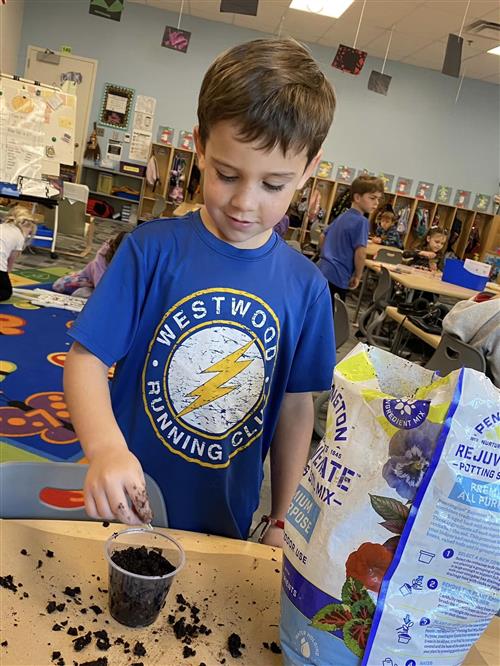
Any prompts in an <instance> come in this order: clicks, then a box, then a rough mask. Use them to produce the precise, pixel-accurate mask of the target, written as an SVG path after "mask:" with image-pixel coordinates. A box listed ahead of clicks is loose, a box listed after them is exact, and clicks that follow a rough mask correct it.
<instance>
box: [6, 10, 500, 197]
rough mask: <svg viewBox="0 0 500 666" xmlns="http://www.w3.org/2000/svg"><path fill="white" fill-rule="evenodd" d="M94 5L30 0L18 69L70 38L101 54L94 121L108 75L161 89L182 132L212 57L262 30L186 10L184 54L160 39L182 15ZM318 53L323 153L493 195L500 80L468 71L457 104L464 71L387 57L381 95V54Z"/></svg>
mask: <svg viewBox="0 0 500 666" xmlns="http://www.w3.org/2000/svg"><path fill="white" fill-rule="evenodd" d="M88 4H89V3H88V0H65V2H58V3H54V2H52V1H48V2H47V1H45V0H26V5H25V12H24V23H23V31H22V37H21V47H20V52H19V61H18V74H23V73H24V62H25V57H26V47H27V46H28V45H29V44H33V45H35V46H43V47H46V48H50V49H53V50H58V49H59V48H60V46H61V44H69V45H70V46H71V47H72V49H73V53H74V54H75V55H79V56H87V57H91V58H95V59H97V60H98V61H99V65H98V71H97V80H96V88H95V97H94V101H93V110H92V119H93V120H95V119H97V114H98V110H99V106H100V102H101V96H102V91H103V86H104V84H105V83H106V82H109V83H117V84H120V85H123V86H128V87H131V88H134V89H135V90H136V93H139V94H144V95H151V96H153V97H156V98H157V100H158V103H157V110H156V118H155V119H156V124H157V125H158V124H161V125H170V126H173V127H174V128H175V129H176V131H178V130H180V129H191V128H192V126H193V125H194V124H195V121H196V100H197V94H198V89H199V86H200V83H201V80H202V77H203V74H204V71H205V69H206V68H207V66H208V64H209V63H210V62H211V61H212V60H213V59H214V57H215V56H216V55H217V54H218V53H220V52H221V51H222V50H224V49H226V48H228V47H230V46H232V45H234V44H237V43H239V42H243V41H247V40H249V39H255V38H257V37H263V36H264V35H263V33H258V32H254V31H251V30H245V29H243V28H237V27H234V26H231V25H227V24H224V23H217V22H214V21H205V20H203V19H198V18H195V17H191V16H184V17H183V19H182V25H181V27H182V28H183V29H185V30H190V31H191V32H192V37H191V44H190V46H189V51H188V53H187V54H181V53H176V52H175V51H172V50H170V49H165V48H163V47H162V46H160V43H161V38H162V35H163V30H164V27H165V25H167V24H168V25H177V19H178V17H177V15H174V14H172V13H169V12H165V11H163V10H159V9H154V8H152V7H147V6H145V5H138V4H132V3H126V6H125V9H124V12H123V15H122V19H121V21H120V22H115V21H110V20H106V19H102V18H98V17H95V16H91V15H90V14H89V13H88ZM312 51H313V53H314V55H315V57H316V58H317V60H318V61H319V62H320V63H321V66H322V68H323V71H324V72H325V73H326V74H327V76H328V77H329V78H330V80H331V81H332V82H333V84H334V85H335V88H336V91H337V97H338V110H337V114H336V118H335V121H334V125H333V128H332V130H331V131H330V134H329V136H328V138H327V140H326V143H325V150H324V157H325V159H329V160H331V161H333V162H335V163H336V164H337V165H338V164H346V165H349V166H354V167H356V168H366V169H369V170H373V171H377V172H378V171H385V172H386V173H393V174H396V175H400V176H406V177H411V178H414V179H416V180H427V181H431V182H433V183H436V184H438V183H439V184H443V185H451V186H453V187H460V188H464V189H470V190H472V191H473V192H485V193H490V194H491V193H494V192H496V191H497V190H498V183H499V180H500V157H499V156H500V123H499V117H500V87H499V86H496V85H494V84H491V83H483V82H481V81H478V80H474V79H465V80H464V83H463V86H462V89H461V93H460V97H459V100H458V103H457V104H455V97H456V92H457V89H458V83H459V81H458V79H454V78H450V77H447V76H444V75H442V74H440V73H439V72H435V71H432V70H428V69H422V68H419V67H413V66H410V65H404V64H402V63H397V62H388V65H387V67H386V73H387V74H390V75H391V76H392V77H393V80H392V83H391V87H390V89H389V94H388V96H387V97H384V96H382V95H377V94H375V93H372V92H370V91H369V90H368V89H367V87H366V86H367V81H368V77H369V74H370V72H371V70H372V69H376V70H378V71H380V68H381V61H380V60H378V59H376V58H372V59H369V60H368V61H367V63H366V64H365V67H364V69H363V71H362V73H361V74H360V76H357V77H355V76H351V75H349V74H342V73H340V72H339V71H338V70H335V69H332V68H331V67H330V62H331V60H332V58H333V53H334V49H329V48H325V47H320V46H313V47H312ZM106 135H107V136H108V135H109V132H106ZM176 138H177V137H176ZM153 139H156V128H155V131H154V134H153ZM103 145H104V142H103V141H102V140H101V147H103ZM125 145H126V144H125ZM415 185H416V183H414V186H415Z"/></svg>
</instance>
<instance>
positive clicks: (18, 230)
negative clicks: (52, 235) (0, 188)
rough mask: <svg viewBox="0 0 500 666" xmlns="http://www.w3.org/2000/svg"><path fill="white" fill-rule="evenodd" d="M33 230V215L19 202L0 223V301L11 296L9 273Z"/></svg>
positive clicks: (34, 225)
mask: <svg viewBox="0 0 500 666" xmlns="http://www.w3.org/2000/svg"><path fill="white" fill-rule="evenodd" d="M35 232H36V224H35V222H34V221H33V217H32V216H31V215H30V213H29V211H28V210H27V209H26V208H25V207H24V206H20V205H19V204H16V205H15V206H14V207H13V208H11V210H10V211H9V213H8V214H7V216H6V217H5V219H4V221H3V223H2V224H1V225H0V302H1V301H7V300H8V299H9V298H10V297H11V296H12V283H11V281H10V276H9V273H10V272H11V271H12V268H13V266H14V263H15V262H16V260H17V258H18V256H19V255H20V254H21V252H22V251H23V250H24V248H25V247H26V245H27V244H28V243H29V241H30V239H31V238H32V237H33V236H34V235H35Z"/></svg>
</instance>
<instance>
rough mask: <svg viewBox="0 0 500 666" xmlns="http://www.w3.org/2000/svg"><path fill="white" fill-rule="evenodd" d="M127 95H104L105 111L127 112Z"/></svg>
mask: <svg viewBox="0 0 500 666" xmlns="http://www.w3.org/2000/svg"><path fill="white" fill-rule="evenodd" d="M128 100H129V98H128V97H123V96H122V95H113V94H112V93H108V95H107V96H106V111H115V112H116V113H127V104H128Z"/></svg>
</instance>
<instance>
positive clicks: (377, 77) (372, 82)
mask: <svg viewBox="0 0 500 666" xmlns="http://www.w3.org/2000/svg"><path fill="white" fill-rule="evenodd" d="M393 33H394V27H392V28H391V33H390V35H389V41H388V42H387V48H386V50H385V56H384V62H383V64H382V71H380V72H377V71H376V70H374V69H373V70H372V72H371V74H370V78H369V79H368V90H371V91H372V92H374V93H377V94H379V95H387V92H388V90H389V86H390V85H391V81H392V76H389V75H388V74H384V71H385V63H386V62H387V56H388V55H389V49H390V47H391V42H392V35H393Z"/></svg>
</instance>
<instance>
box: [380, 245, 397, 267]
mask: <svg viewBox="0 0 500 666" xmlns="http://www.w3.org/2000/svg"><path fill="white" fill-rule="evenodd" d="M402 257H403V250H399V249H398V248H397V247H394V248H390V249H389V248H387V247H383V248H380V250H379V251H378V252H377V254H376V255H375V257H374V259H375V261H381V262H382V263H384V264H400V263H401V259H402Z"/></svg>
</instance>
